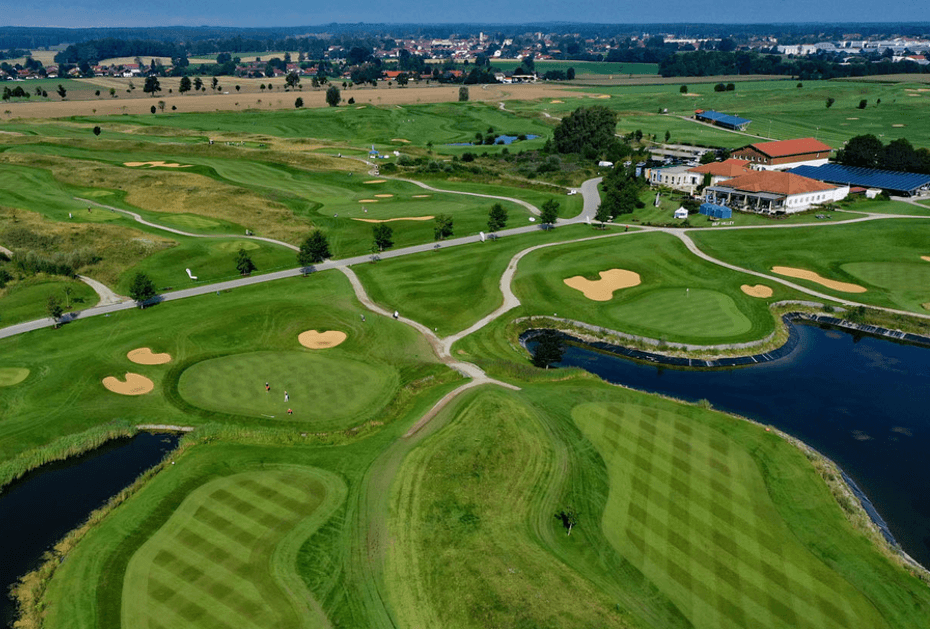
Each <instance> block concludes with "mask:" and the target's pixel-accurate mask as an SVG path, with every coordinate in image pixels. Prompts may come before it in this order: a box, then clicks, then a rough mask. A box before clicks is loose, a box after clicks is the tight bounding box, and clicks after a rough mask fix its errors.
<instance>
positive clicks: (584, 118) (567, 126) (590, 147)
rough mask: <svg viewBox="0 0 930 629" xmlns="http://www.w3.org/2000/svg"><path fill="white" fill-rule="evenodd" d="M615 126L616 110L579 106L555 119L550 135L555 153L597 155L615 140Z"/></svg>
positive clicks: (597, 106)
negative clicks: (552, 131)
mask: <svg viewBox="0 0 930 629" xmlns="http://www.w3.org/2000/svg"><path fill="white" fill-rule="evenodd" d="M616 130H617V114H616V112H614V111H613V110H610V109H607V108H606V107H604V106H602V105H595V106H594V107H580V108H578V109H576V110H575V111H573V112H572V113H570V114H569V115H568V116H566V117H565V118H563V119H562V120H561V121H560V122H559V126H557V127H556V128H555V132H554V133H553V139H554V141H555V148H556V150H557V151H558V152H559V153H580V154H582V155H585V156H588V154H590V153H593V154H594V155H595V156H597V155H599V154H603V153H606V152H607V151H609V150H610V149H611V148H612V147H613V146H614V145H615V144H617V138H616V136H615V134H616Z"/></svg>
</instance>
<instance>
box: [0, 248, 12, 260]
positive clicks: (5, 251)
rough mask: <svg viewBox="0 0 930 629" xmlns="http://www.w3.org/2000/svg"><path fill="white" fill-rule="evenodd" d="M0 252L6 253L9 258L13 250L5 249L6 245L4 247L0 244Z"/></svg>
mask: <svg viewBox="0 0 930 629" xmlns="http://www.w3.org/2000/svg"><path fill="white" fill-rule="evenodd" d="M0 253H3V254H6V255H7V256H9V257H11V258H12V257H13V252H12V251H10V250H9V249H7V248H6V247H4V246H3V245H0Z"/></svg>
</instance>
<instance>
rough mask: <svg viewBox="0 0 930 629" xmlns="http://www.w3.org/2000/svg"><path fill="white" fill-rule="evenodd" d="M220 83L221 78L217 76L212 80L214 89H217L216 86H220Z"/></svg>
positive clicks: (211, 84)
mask: <svg viewBox="0 0 930 629" xmlns="http://www.w3.org/2000/svg"><path fill="white" fill-rule="evenodd" d="M219 84H220V80H219V79H218V78H216V77H213V80H212V81H211V82H210V87H212V88H213V90H214V91H216V88H217V87H219Z"/></svg>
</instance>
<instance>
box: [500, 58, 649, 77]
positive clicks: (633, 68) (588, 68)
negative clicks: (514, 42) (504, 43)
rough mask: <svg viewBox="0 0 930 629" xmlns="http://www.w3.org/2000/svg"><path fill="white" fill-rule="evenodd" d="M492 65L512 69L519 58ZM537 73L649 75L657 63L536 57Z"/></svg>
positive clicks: (503, 60) (518, 63)
mask: <svg viewBox="0 0 930 629" xmlns="http://www.w3.org/2000/svg"><path fill="white" fill-rule="evenodd" d="M492 65H494V66H497V67H501V68H503V69H505V70H512V69H514V68H516V67H519V66H520V60H519V59H494V60H493V62H492ZM533 65H534V66H535V67H536V72H537V74H540V75H542V74H545V73H546V72H547V71H549V70H562V71H565V70H568V69H569V68H575V75H576V76H588V75H596V76H621V75H633V74H635V75H650V74H658V72H659V64H657V63H613V62H609V61H562V60H556V59H537V60H534V61H533Z"/></svg>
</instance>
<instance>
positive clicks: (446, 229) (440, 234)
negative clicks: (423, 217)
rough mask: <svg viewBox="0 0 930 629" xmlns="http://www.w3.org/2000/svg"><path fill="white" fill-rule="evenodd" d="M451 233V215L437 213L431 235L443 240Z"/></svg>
mask: <svg viewBox="0 0 930 629" xmlns="http://www.w3.org/2000/svg"><path fill="white" fill-rule="evenodd" d="M451 235H452V217H451V216H449V215H448V214H437V215H436V225H435V226H434V227H433V236H434V238H435V239H436V240H444V239H446V238H448V237H449V236H451Z"/></svg>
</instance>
